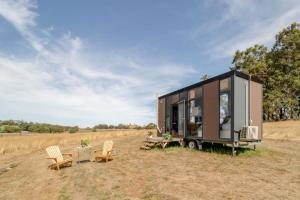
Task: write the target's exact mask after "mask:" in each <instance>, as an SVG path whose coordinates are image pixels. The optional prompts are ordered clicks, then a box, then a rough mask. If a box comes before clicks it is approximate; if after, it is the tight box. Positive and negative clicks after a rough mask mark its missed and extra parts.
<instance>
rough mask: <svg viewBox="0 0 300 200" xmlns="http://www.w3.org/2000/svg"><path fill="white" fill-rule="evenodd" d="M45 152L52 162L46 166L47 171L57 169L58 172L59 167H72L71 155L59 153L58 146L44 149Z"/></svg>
mask: <svg viewBox="0 0 300 200" xmlns="http://www.w3.org/2000/svg"><path fill="white" fill-rule="evenodd" d="M46 151H47V153H48V155H49V158H47V159H51V160H52V164H51V165H49V166H48V168H49V169H57V170H59V169H60V168H61V167H64V166H72V161H73V160H72V154H71V153H64V154H62V153H61V152H60V149H59V147H58V146H50V147H47V148H46ZM63 155H67V156H69V157H71V158H69V159H64V157H63Z"/></svg>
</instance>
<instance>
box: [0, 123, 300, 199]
mask: <svg viewBox="0 0 300 200" xmlns="http://www.w3.org/2000/svg"><path fill="white" fill-rule="evenodd" d="M146 134H147V131H146V130H140V131H132V130H127V131H104V132H97V133H77V134H56V135H49V134H47V135H29V136H19V135H15V136H2V137H0V150H1V153H0V156H1V157H0V169H5V170H0V199H153V200H154V199H299V197H300V151H299V150H300V142H299V137H300V121H287V122H276V123H265V124H264V141H263V143H262V144H261V145H259V146H258V149H257V151H253V150H247V151H244V152H243V153H241V154H240V155H239V156H237V157H234V158H232V157H231V156H230V155H229V154H226V153H220V151H217V152H202V151H197V150H189V149H186V148H181V147H170V148H167V149H165V150H161V149H153V150H151V151H142V150H139V147H140V145H141V144H142V141H143V139H144V138H145V136H146ZM81 139H89V140H90V141H91V145H92V146H94V148H100V147H101V145H102V144H103V141H105V140H106V139H113V140H114V143H115V145H114V147H115V148H114V149H115V154H116V155H115V159H114V160H113V161H111V162H108V163H95V162H87V163H80V164H76V163H74V164H73V166H72V167H69V168H64V169H62V170H60V171H55V170H48V169H47V165H48V164H49V161H48V160H46V159H45V158H46V157H47V155H46V152H45V150H44V148H45V147H46V146H48V145H52V144H59V146H60V147H61V149H62V151H63V152H74V148H75V147H76V146H78V144H79V143H80V140H81ZM222 152H226V151H222Z"/></svg>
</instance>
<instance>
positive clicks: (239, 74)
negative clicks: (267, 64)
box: [158, 70, 263, 99]
mask: <svg viewBox="0 0 300 200" xmlns="http://www.w3.org/2000/svg"><path fill="white" fill-rule="evenodd" d="M232 75H236V76H238V77H241V78H244V79H246V80H250V78H251V81H254V82H257V83H260V84H263V82H262V81H261V80H258V79H256V78H254V77H252V76H250V75H248V74H245V73H243V72H240V71H237V70H231V71H229V72H226V73H223V74H220V75H218V76H214V77H211V78H209V79H206V80H204V81H200V82H197V83H195V84H192V85H189V86H186V87H184V88H181V89H178V90H175V91H173V92H170V93H167V94H164V95H162V96H159V97H158V98H159V99H160V98H163V97H166V96H170V95H173V94H177V93H180V92H183V91H185V90H189V89H192V88H195V87H199V86H202V85H205V84H207V83H210V82H213V81H216V80H221V79H224V78H227V77H229V76H232Z"/></svg>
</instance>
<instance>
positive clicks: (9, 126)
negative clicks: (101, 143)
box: [0, 120, 156, 133]
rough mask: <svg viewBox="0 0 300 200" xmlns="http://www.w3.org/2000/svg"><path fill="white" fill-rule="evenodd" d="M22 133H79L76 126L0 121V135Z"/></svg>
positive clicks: (150, 126)
mask: <svg viewBox="0 0 300 200" xmlns="http://www.w3.org/2000/svg"><path fill="white" fill-rule="evenodd" d="M155 128H156V125H155V124H154V123H149V124H147V125H145V126H139V125H134V124H119V125H107V124H99V125H96V126H94V127H93V128H92V129H91V128H83V130H84V129H85V130H92V131H93V132H95V131H97V129H155ZM22 131H28V132H33V133H64V132H69V133H76V132H78V131H79V127H78V126H62V125H54V124H47V123H35V122H26V121H22V120H2V121H1V120H0V133H19V132H22Z"/></svg>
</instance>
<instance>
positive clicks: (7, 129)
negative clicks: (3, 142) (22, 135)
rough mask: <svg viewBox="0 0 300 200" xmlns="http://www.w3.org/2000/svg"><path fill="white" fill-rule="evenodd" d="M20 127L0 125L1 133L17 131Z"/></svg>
mask: <svg viewBox="0 0 300 200" xmlns="http://www.w3.org/2000/svg"><path fill="white" fill-rule="evenodd" d="M20 131H21V128H20V127H19V126H15V125H3V126H1V127H0V132H1V133H19V132H20Z"/></svg>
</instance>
